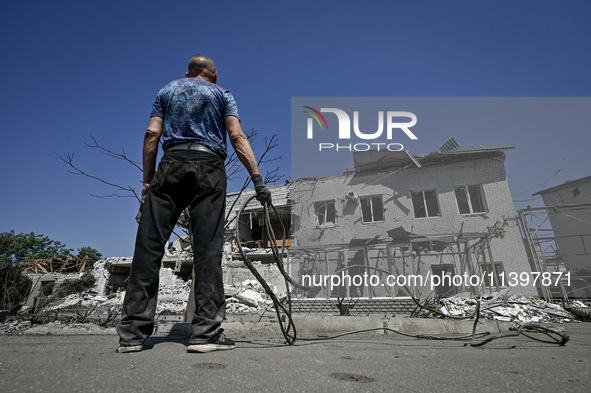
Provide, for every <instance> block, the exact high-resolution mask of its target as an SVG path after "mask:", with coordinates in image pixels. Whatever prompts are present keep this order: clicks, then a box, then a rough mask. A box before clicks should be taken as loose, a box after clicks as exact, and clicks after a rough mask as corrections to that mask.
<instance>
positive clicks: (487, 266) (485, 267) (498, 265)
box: [480, 262, 505, 287]
mask: <svg viewBox="0 0 591 393" xmlns="http://www.w3.org/2000/svg"><path fill="white" fill-rule="evenodd" d="M492 265H493V266H494V268H495V274H493V275H492V281H491V280H490V278H491V276H490V274H491V273H492V271H493V270H492V268H493V266H491V263H490V262H489V263H482V264H480V268H481V269H482V272H483V273H484V282H485V284H486V285H487V286H489V287H491V286H492V287H495V286H497V277H499V276H500V274H501V273H504V272H505V267H504V266H503V262H493V263H492ZM499 285H500V284H499Z"/></svg>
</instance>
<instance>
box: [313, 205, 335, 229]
mask: <svg viewBox="0 0 591 393" xmlns="http://www.w3.org/2000/svg"><path fill="white" fill-rule="evenodd" d="M315 210H316V225H318V226H325V225H330V224H334V223H335V222H336V210H335V206H334V201H325V202H318V203H316V204H315Z"/></svg>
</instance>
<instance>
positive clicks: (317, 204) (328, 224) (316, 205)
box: [314, 199, 337, 228]
mask: <svg viewBox="0 0 591 393" xmlns="http://www.w3.org/2000/svg"><path fill="white" fill-rule="evenodd" d="M330 204H332V206H333V211H334V221H332V222H330V221H328V222H327V220H326V219H327V217H328V214H327V212H328V205H330ZM320 208H324V222H323V223H320V220H319V219H318V218H319V217H318V209H320ZM314 223H315V224H316V226H317V227H321V228H323V227H331V226H335V225H336V224H337V207H336V201H335V200H334V199H329V200H326V201H318V202H314Z"/></svg>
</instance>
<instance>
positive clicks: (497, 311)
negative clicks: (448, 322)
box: [419, 293, 588, 323]
mask: <svg viewBox="0 0 591 393" xmlns="http://www.w3.org/2000/svg"><path fill="white" fill-rule="evenodd" d="M477 302H478V300H477V299H474V298H468V297H464V296H461V295H456V296H452V297H449V298H444V299H441V300H440V301H439V305H438V307H437V309H438V310H439V311H440V312H441V313H443V314H445V315H451V316H456V317H467V316H471V315H474V313H475V312H476V304H477ZM577 305H578V306H580V307H586V308H588V307H587V306H586V305H585V304H583V303H582V302H578V304H577ZM430 315H433V314H430ZM419 316H423V317H425V316H427V315H426V313H425V312H422V313H421V315H419ZM480 318H484V319H491V320H497V321H506V322H520V323H540V322H553V323H563V322H574V321H577V320H578V318H577V317H576V316H575V315H573V314H572V313H570V312H569V311H567V310H565V309H564V308H563V307H562V306H560V305H558V304H554V303H548V302H546V301H544V300H543V299H540V298H537V297H532V298H526V297H523V296H519V297H518V296H515V295H511V294H508V293H505V294H498V295H496V296H494V295H489V296H488V297H483V298H482V299H481V302H480Z"/></svg>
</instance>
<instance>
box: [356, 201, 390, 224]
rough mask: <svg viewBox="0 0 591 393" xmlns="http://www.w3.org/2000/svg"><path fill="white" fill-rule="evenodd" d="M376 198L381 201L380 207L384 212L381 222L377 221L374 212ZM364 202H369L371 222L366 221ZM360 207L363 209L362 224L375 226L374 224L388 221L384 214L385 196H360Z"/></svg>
mask: <svg viewBox="0 0 591 393" xmlns="http://www.w3.org/2000/svg"><path fill="white" fill-rule="evenodd" d="M374 198H379V200H380V205H381V210H382V219H381V220H376V219H375V215H376V214H375V212H374V203H373V200H374ZM363 200H369V211H370V213H371V221H365V218H364V214H363ZM359 206H360V207H361V223H362V224H374V223H378V222H384V221H386V215H385V214H384V212H385V210H384V198H383V195H381V194H380V195H365V196H360V197H359Z"/></svg>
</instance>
